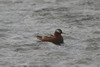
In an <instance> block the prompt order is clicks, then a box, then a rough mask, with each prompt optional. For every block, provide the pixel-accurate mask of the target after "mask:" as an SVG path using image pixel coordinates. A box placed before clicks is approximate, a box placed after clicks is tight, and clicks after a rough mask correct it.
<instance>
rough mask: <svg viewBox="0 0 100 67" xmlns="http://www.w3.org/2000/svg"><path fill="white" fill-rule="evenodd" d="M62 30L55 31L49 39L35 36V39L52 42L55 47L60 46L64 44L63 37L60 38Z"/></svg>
mask: <svg viewBox="0 0 100 67" xmlns="http://www.w3.org/2000/svg"><path fill="white" fill-rule="evenodd" d="M62 33H63V32H62V30H61V29H56V30H55V32H54V34H53V35H51V36H50V37H48V36H45V37H43V36H36V37H37V39H39V40H41V41H44V42H52V43H54V44H56V45H61V44H62V43H64V40H63V37H62V35H61V34H62Z"/></svg>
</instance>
